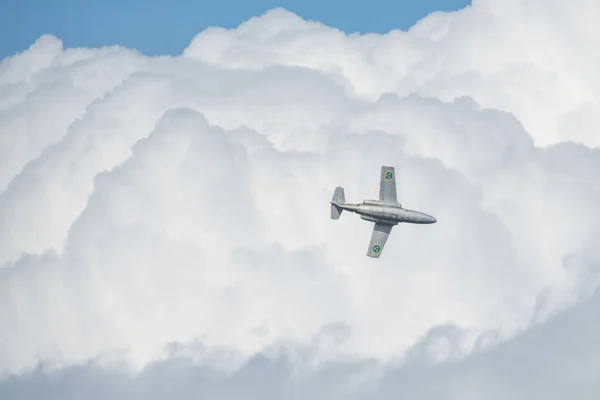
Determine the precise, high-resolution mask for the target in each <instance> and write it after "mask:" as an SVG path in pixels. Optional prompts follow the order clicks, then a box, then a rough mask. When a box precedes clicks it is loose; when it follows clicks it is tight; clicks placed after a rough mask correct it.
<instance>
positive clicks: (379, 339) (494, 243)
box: [0, 0, 600, 393]
mask: <svg viewBox="0 0 600 400" xmlns="http://www.w3.org/2000/svg"><path fill="white" fill-rule="evenodd" d="M521 3H522V4H521ZM521 3H515V2H502V3H501V2H497V1H496V2H492V1H479V2H474V5H473V7H471V8H467V9H465V10H461V11H459V12H457V13H437V14H433V15H431V16H429V17H427V18H425V19H424V20H422V21H421V22H420V23H419V24H417V25H416V26H415V27H413V29H411V30H410V31H409V32H391V33H389V34H388V35H383V36H381V35H364V36H357V35H345V34H343V33H342V32H339V31H337V30H334V29H332V28H329V27H326V26H323V25H321V24H318V23H314V22H307V21H304V20H302V19H300V18H298V17H297V16H295V15H293V14H291V13H288V12H285V11H283V10H273V11H271V12H269V13H267V14H265V15H263V16H260V17H257V18H255V19H252V20H250V21H247V22H246V23H244V24H242V25H241V26H240V27H239V28H237V29H233V30H224V29H215V28H213V29H208V30H206V31H205V32H202V33H200V34H199V35H198V36H197V37H196V38H194V40H193V41H192V42H191V44H190V46H189V47H188V49H186V51H185V52H184V54H183V55H182V56H180V57H160V58H151V57H145V56H142V55H140V54H137V53H135V52H132V51H130V50H127V49H122V48H108V49H94V50H90V49H66V50H64V49H63V48H62V45H61V44H60V41H58V40H57V39H56V38H53V37H51V36H45V37H42V38H40V40H38V41H37V42H36V43H35V44H34V45H33V46H32V47H31V48H30V49H28V50H26V51H25V52H23V53H21V54H19V55H15V56H14V57H11V58H8V59H5V60H3V61H2V64H0V93H3V94H4V93H6V94H7V95H6V97H5V98H3V101H2V103H0V144H2V146H1V147H0V238H1V240H0V264H2V263H3V264H4V267H3V269H2V270H1V271H0V318H1V319H0V343H3V346H2V347H0V374H5V373H20V372H23V371H25V370H27V369H30V368H33V367H35V365H36V363H37V362H38V360H47V361H48V362H50V364H51V365H54V366H57V367H66V366H70V365H76V364H82V363H85V362H87V361H88V360H92V359H96V358H98V357H100V358H102V359H104V358H106V357H108V359H109V360H112V357H117V359H123V360H125V361H126V362H127V363H128V365H130V366H131V367H133V368H134V369H136V370H140V369H142V368H144V367H145V366H147V365H149V364H151V363H153V362H160V360H162V359H164V358H165V357H168V355H167V354H166V353H165V346H167V345H169V344H170V343H173V342H175V343H180V344H181V345H182V346H183V350H181V351H183V352H184V354H186V355H191V356H193V357H197V358H199V359H201V360H202V359H203V360H204V363H205V364H207V365H209V366H213V367H214V366H219V368H225V369H226V370H231V368H234V367H235V366H237V365H239V363H240V362H242V361H243V360H244V359H246V358H247V357H253V356H256V355H259V354H265V353H266V354H270V353H271V352H278V351H280V350H279V349H288V350H289V349H295V348H306V349H309V353H310V354H312V356H311V357H309V358H310V359H311V360H312V361H319V362H320V361H325V360H330V361H336V362H342V363H343V362H344V360H347V359H358V360H361V359H363V358H368V359H374V360H377V361H380V362H383V363H385V362H389V361H397V360H399V359H400V360H402V359H403V358H404V357H405V356H406V355H407V351H410V350H411V349H412V351H415V349H418V346H417V347H414V346H415V344H416V343H418V342H419V340H421V338H422V337H423V335H425V334H426V333H427V332H429V331H430V330H431V329H434V328H436V327H438V326H441V325H444V324H446V323H449V324H452V325H454V326H456V327H457V328H460V329H461V332H462V333H461V335H458V336H453V335H451V334H449V335H446V334H442V337H441V338H440V339H439V340H437V339H436V340H437V341H433V342H431V346H428V347H427V348H428V349H429V350H428V353H427V354H428V357H431V358H433V359H442V360H443V359H445V358H447V357H451V358H453V357H458V358H459V359H460V358H461V357H462V356H464V355H466V354H468V353H469V352H471V351H475V353H474V354H475V355H472V356H469V357H477V354H479V351H480V350H479V347H480V346H481V343H483V342H486V340H484V338H486V337H491V338H493V339H490V340H491V343H492V344H493V343H496V341H497V340H509V344H508V345H509V346H510V345H511V344H510V343H512V342H510V338H511V337H512V336H513V335H515V334H517V333H518V332H520V331H523V330H527V329H529V328H530V325H531V324H532V322H537V321H543V320H545V319H546V318H547V317H549V316H551V315H553V314H554V313H555V312H556V311H558V310H561V309H564V308H566V307H568V306H570V305H572V304H573V303H574V302H576V301H578V300H579V299H580V298H581V297H586V296H588V295H589V294H590V293H591V292H592V291H593V290H594V289H595V287H596V286H597V284H598V275H597V272H598V270H597V265H598V262H599V261H600V254H598V252H597V250H596V249H597V247H598V246H597V245H598V241H599V239H600V235H599V232H600V231H599V228H600V214H598V213H597V212H596V209H597V204H598V203H599V201H600V192H599V190H598V187H597V183H596V180H597V178H596V177H597V176H598V173H600V155H599V153H598V150H597V149H595V148H593V146H594V145H597V144H598V139H597V137H598V136H597V135H596V134H595V130H596V129H598V127H599V126H600V125H599V124H600V121H598V119H597V117H595V115H596V114H597V113H598V112H599V111H600V110H598V95H599V93H600V85H599V81H598V78H597V77H596V74H595V73H592V71H594V69H593V68H591V67H590V63H591V64H592V66H595V67H596V69H597V67H600V60H599V59H597V58H594V56H589V54H588V53H590V52H591V51H592V50H593V48H594V47H593V44H594V43H595V42H596V41H597V40H598V37H599V36H598V31H594V30H593V29H592V28H590V29H587V28H582V27H580V26H579V24H578V23H577V18H579V14H578V12H582V13H585V14H586V15H585V16H582V18H588V17H589V14H590V13H591V12H593V11H595V10H597V8H598V5H597V4H598V3H595V2H591V1H587V2H586V1H583V0H581V1H577V2H573V5H572V8H569V9H566V10H565V9H563V8H561V7H562V6H561V5H560V4H559V3H558V2H537V1H525V2H521ZM576 3H577V4H576ZM578 6H580V7H578ZM577 10H578V11H577ZM549 24H553V25H552V26H556V29H557V31H558V32H561V33H564V34H565V35H566V36H565V37H569V38H578V41H577V45H571V46H569V45H567V42H562V41H557V39H556V34H555V33H553V32H554V31H552V30H550V29H549V28H548V26H550V25H549ZM586 29H587V30H586ZM578 61H579V62H583V61H586V64H585V66H584V65H582V64H578V63H577V62H578ZM574 127H576V128H577V129H578V131H577V132H572V129H573V128H574ZM568 139H573V140H575V141H578V142H580V144H575V143H561V141H563V140H568ZM545 144H553V145H552V146H550V147H547V148H544V147H539V146H540V145H545ZM381 165H394V166H396V168H397V179H398V189H399V197H400V199H401V201H402V202H403V203H404V204H405V205H406V206H407V207H410V208H416V209H420V210H423V211H425V212H428V213H431V214H432V215H434V216H436V217H437V219H438V221H439V222H438V223H437V224H435V225H430V226H411V225H407V226H400V227H398V228H397V229H395V230H394V232H393V233H392V236H391V238H390V241H389V244H388V246H386V249H385V254H384V256H383V257H382V258H381V259H379V260H376V261H375V260H371V259H368V258H366V257H365V252H366V247H367V244H368V239H369V237H370V229H371V225H370V224H368V223H366V222H364V221H361V220H360V219H359V218H358V217H357V216H352V215H344V216H343V217H342V219H340V220H339V221H331V220H330V219H329V218H328V217H329V210H328V201H329V199H330V197H331V195H332V192H333V188H334V187H335V186H337V185H341V186H343V187H345V188H346V196H347V198H348V200H350V201H360V200H362V199H363V198H373V197H375V196H376V194H377V190H378V184H379V182H378V174H379V168H380V166H381ZM548 326H552V325H548ZM442 332H445V331H442ZM446 336H447V337H446ZM590 342H591V344H590V345H591V346H594V344H596V347H597V348H595V349H592V350H595V351H596V352H597V350H598V347H600V345H599V344H597V343H594V342H593V341H592V340H591V341H590ZM194 343H201V344H202V346H204V348H205V349H207V352H208V353H204V352H202V351H200V352H198V351H197V350H195V349H196V347H195V346H194ZM488 345H490V344H489V343H488V344H486V346H488ZM515 346H516V345H515ZM484 347H485V346H484ZM221 349H224V352H221ZM473 349H475V350H473ZM281 351H285V350H281ZM289 351H292V350H289ZM207 354H208V355H207ZM212 354H217V355H216V356H213V355H212ZM223 354H224V355H223ZM408 354H410V353H408ZM207 357H208V358H207ZM300 357H302V356H301V355H300ZM313 357H314V359H313ZM468 359H469V358H467V360H468ZM165 362H167V363H168V361H165ZM465 363H468V361H465ZM410 367H411V364H410V363H409V364H407V366H406V367H402V368H410ZM386 373H387V372H386ZM436 373H437V372H436ZM457 373H458V372H457ZM583 373H584V372H582V374H583ZM319 379H325V378H319ZM533 379H535V377H534V378H533ZM482 382H483V383H481V384H482V385H484V386H482V387H483V389H481V390H486V389H485V388H487V387H489V386H485V385H491V384H492V383H490V382H489V381H482ZM465 385H466V389H465V390H480V389H477V388H476V387H473V388H469V387H468V382H466V383H465ZM6 387H7V386H5V388H6ZM490 390H491V389H490ZM415 391H416V393H421V392H419V391H418V390H417V389H415Z"/></svg>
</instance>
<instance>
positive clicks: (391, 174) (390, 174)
mask: <svg viewBox="0 0 600 400" xmlns="http://www.w3.org/2000/svg"><path fill="white" fill-rule="evenodd" d="M384 177H385V179H386V180H388V181H391V180H392V179H393V178H394V173H393V172H392V171H387V172H386V173H385V175H384Z"/></svg>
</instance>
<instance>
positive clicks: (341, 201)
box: [330, 166, 437, 258]
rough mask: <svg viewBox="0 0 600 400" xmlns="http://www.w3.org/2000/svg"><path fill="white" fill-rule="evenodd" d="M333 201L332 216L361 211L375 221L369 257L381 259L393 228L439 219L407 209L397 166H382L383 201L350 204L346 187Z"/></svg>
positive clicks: (338, 190) (338, 216)
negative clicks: (401, 199)
mask: <svg viewBox="0 0 600 400" xmlns="http://www.w3.org/2000/svg"><path fill="white" fill-rule="evenodd" d="M330 203H331V219H338V218H340V215H341V214H342V211H344V210H347V211H351V212H353V213H356V214H359V215H360V217H361V218H362V219H364V220H366V221H371V222H374V223H375V225H374V226H373V234H372V235H371V243H369V250H368V252H367V256H368V257H372V258H379V256H381V252H382V251H383V247H384V246H385V243H386V242H387V239H388V237H389V235H390V232H391V231H392V228H393V227H394V226H395V225H397V224H399V223H401V222H406V223H409V224H433V223H435V222H437V220H436V219H435V218H434V217H432V216H431V215H428V214H425V213H423V212H420V211H414V210H409V209H407V208H403V207H402V204H400V203H399V202H398V200H397V196H396V171H395V170H394V167H386V166H382V167H381V178H380V183H379V200H364V201H363V202H362V204H350V203H346V197H345V195H344V188H342V187H339V186H338V187H336V188H335V191H334V192H333V198H332V199H331V201H330Z"/></svg>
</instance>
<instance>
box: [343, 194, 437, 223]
mask: <svg viewBox="0 0 600 400" xmlns="http://www.w3.org/2000/svg"><path fill="white" fill-rule="evenodd" d="M340 207H341V208H342V209H344V210H347V211H351V212H353V213H356V214H359V215H360V216H361V218H362V219H364V220H367V221H372V222H379V223H385V224H393V225H396V224H398V223H400V222H404V223H409V224H433V223H435V222H436V219H435V218H434V217H432V216H431V215H428V214H425V213H423V212H420V211H415V210H409V209H406V208H402V206H401V205H400V204H398V203H390V202H386V201H381V200H364V201H363V202H362V203H359V204H343V205H340Z"/></svg>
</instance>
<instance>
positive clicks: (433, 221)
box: [425, 215, 437, 224]
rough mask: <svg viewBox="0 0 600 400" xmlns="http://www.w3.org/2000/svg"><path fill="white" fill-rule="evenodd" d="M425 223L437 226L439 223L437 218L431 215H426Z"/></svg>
mask: <svg viewBox="0 0 600 400" xmlns="http://www.w3.org/2000/svg"><path fill="white" fill-rule="evenodd" d="M425 221H426V222H427V223H428V224H435V223H436V222H437V219H435V217H432V216H431V215H425Z"/></svg>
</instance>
